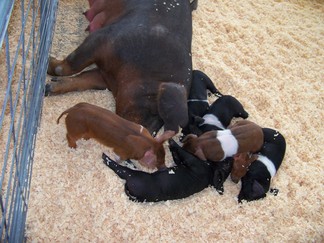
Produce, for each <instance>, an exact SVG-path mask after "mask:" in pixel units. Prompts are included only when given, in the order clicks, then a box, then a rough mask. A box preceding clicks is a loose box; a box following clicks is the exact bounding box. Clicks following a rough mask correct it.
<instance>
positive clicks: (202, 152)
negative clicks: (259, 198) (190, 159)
mask: <svg viewBox="0 0 324 243" xmlns="http://www.w3.org/2000/svg"><path fill="white" fill-rule="evenodd" d="M263 142H264V135H263V131H262V128H261V127H260V126H258V125H257V124H255V123H253V122H251V121H247V120H240V121H237V122H236V123H235V124H233V125H230V126H229V127H228V129H225V130H217V131H209V132H206V133H203V134H202V135H201V136H199V137H197V136H196V135H193V134H189V135H187V136H186V137H185V138H184V140H183V143H184V144H183V148H184V149H186V150H187V151H189V152H191V153H193V154H195V155H196V156H197V157H198V158H200V159H202V160H210V161H215V162H216V161H222V160H224V159H225V158H227V157H234V163H233V169H232V172H231V178H232V180H233V181H234V182H237V181H239V180H240V179H241V177H243V176H244V175H245V174H246V171H247V169H248V166H249V165H250V164H251V163H252V161H253V160H254V159H253V157H251V158H250V157H249V155H248V154H249V153H256V152H258V151H259V150H260V149H261V148H262V145H263Z"/></svg>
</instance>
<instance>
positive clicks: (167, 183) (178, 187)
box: [102, 139, 231, 202]
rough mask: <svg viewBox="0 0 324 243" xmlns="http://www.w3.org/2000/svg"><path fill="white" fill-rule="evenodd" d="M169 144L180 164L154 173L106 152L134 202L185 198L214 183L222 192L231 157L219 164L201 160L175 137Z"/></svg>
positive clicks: (177, 163)
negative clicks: (119, 159) (132, 167)
mask: <svg viewBox="0 0 324 243" xmlns="http://www.w3.org/2000/svg"><path fill="white" fill-rule="evenodd" d="M169 147H170V151H171V153H172V156H173V160H174V162H175V163H176V166H173V167H170V168H167V169H165V170H159V171H156V172H154V173H147V172H144V171H138V170H132V169H130V168H128V167H125V166H121V165H119V164H118V163H116V162H115V161H113V160H112V159H111V158H109V157H108V156H107V155H106V154H104V153H103V155H102V158H103V162H104V164H105V165H107V166H108V167H109V168H110V169H112V170H113V171H114V172H115V173H116V174H117V175H118V176H119V177H120V178H121V179H123V180H126V182H125V193H126V194H127V196H128V197H129V199H130V200H133V201H137V202H159V201H167V200H176V199H182V198H185V197H188V196H191V195H193V194H195V193H198V192H200V191H202V190H203V189H205V188H206V187H208V186H209V185H214V186H215V187H216V189H217V191H219V193H221V192H222V190H223V186H222V185H223V182H224V181H225V180H226V178H227V176H228V175H229V173H230V170H231V160H226V161H223V162H222V163H219V164H217V165H215V164H214V163H211V162H208V161H201V160H200V159H198V158H197V157H195V156H193V155H192V154H190V153H188V152H186V151H185V150H183V149H182V148H181V147H180V146H179V145H178V144H177V143H176V142H175V141H174V140H172V139H170V141H169ZM214 175H216V178H215V179H214Z"/></svg>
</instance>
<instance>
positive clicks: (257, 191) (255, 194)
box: [251, 180, 266, 200]
mask: <svg viewBox="0 0 324 243" xmlns="http://www.w3.org/2000/svg"><path fill="white" fill-rule="evenodd" d="M265 193H266V192H265V190H264V188H263V186H262V185H261V184H260V183H259V182H258V181H256V180H255V181H253V185H252V195H251V197H252V198H253V199H254V200H257V199H260V198H263V197H265V196H266V194H265Z"/></svg>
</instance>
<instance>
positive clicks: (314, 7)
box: [26, 0, 324, 242]
mask: <svg viewBox="0 0 324 243" xmlns="http://www.w3.org/2000/svg"><path fill="white" fill-rule="evenodd" d="M87 7H88V3H87V1H86V0H74V1H73V0H61V1H60V3H59V12H58V14H57V17H58V19H57V23H56V30H55V36H54V40H53V47H52V55H54V56H56V57H58V58H64V57H65V55H66V54H68V53H70V52H71V51H73V50H74V49H75V48H76V47H77V46H78V45H79V44H80V43H81V42H82V40H83V39H84V38H85V37H86V36H87V33H85V32H84V29H85V28H86V27H87V21H86V20H85V18H84V16H83V15H82V14H81V13H82V12H83V11H85V10H86V9H87ZM192 56H193V65H194V68H195V69H199V70H202V71H204V72H205V73H207V74H208V75H209V77H211V79H212V80H213V81H214V83H215V85H216V87H217V88H218V89H219V90H221V92H223V93H224V94H230V95H233V96H235V97H237V98H238V99H239V100H240V101H241V102H242V104H243V105H244V107H245V109H246V110H247V111H248V112H249V114H250V117H249V119H250V120H252V121H254V122H256V123H258V124H259V125H261V126H263V127H270V128H275V129H277V130H279V131H280V132H281V133H282V134H283V135H284V136H285V138H286V141H287V151H286V156H285V159H284V161H283V164H282V166H281V168H280V169H279V171H278V173H277V175H276V176H275V177H274V178H273V181H272V187H275V188H278V189H279V194H278V195H277V196H276V197H275V196H273V195H271V194H268V196H267V197H266V198H265V199H263V200H259V201H254V202H250V203H243V204H238V203H237V198H236V197H237V194H238V192H239V190H240V184H234V183H232V182H231V181H230V180H229V179H228V180H227V181H226V182H225V184H224V187H225V193H224V195H219V194H218V193H217V192H216V191H215V190H214V189H213V188H211V187H210V188H206V189H205V190H203V191H202V192H200V193H197V194H195V195H193V196H190V197H188V198H185V199H182V200H175V201H167V202H160V203H156V204H151V203H144V204H143V203H134V202H132V201H130V200H128V197H127V196H126V195H125V193H124V190H123V189H124V188H123V181H122V180H121V179H119V178H118V177H117V176H116V175H115V174H114V172H113V171H111V170H110V169H108V168H107V167H106V166H105V165H104V164H103V163H102V159H101V154H102V152H107V153H108V154H109V153H111V151H110V150H109V149H108V148H106V147H103V146H101V145H100V144H98V143H96V142H95V141H93V140H88V141H84V140H81V141H79V142H78V148H77V149H76V150H74V149H70V148H68V146H67V141H66V138H65V133H66V130H65V126H64V123H60V124H56V119H57V117H58V116H59V115H60V114H61V112H62V111H64V110H65V109H67V108H68V107H70V106H72V105H74V104H76V103H78V102H89V103H92V104H95V105H99V106H101V107H105V108H107V109H109V110H112V111H114V108H115V104H114V99H113V97H112V94H111V93H110V92H109V91H107V90H104V91H86V92H82V93H81V92H79V93H77V92H75V93H69V94H66V95H61V96H55V97H47V98H45V100H44V107H43V115H42V120H41V125H40V128H39V132H38V137H37V144H36V151H35V162H34V168H33V178H32V186H31V195H30V204H29V211H28V218H27V232H26V234H27V239H28V241H29V242H89V241H91V242H120V241H122V242H129V241H135V242H139V241H141V242H145V241H150V242H157V241H159V242H177V241H180V242H197V241H198V242H216V241H217V242H231V241H232V242H270V241H275V242H322V241H323V240H324V225H323V220H322V218H323V202H322V200H323V165H322V162H323V156H322V151H321V150H322V149H323V148H322V144H323V142H324V141H323V125H322V121H323V118H324V109H323V94H324V92H323V80H324V71H323V70H324V60H323V56H324V4H323V2H321V1H314V0H313V1H311V0H287V1H280V0H275V1H268V0H260V1H253V0H238V1H218V0H211V1H203V0H201V1H200V2H199V6H198V9H197V11H195V12H194V13H193V44H192ZM212 101H213V100H210V102H212ZM168 156H170V155H168ZM167 160H168V161H170V160H171V159H170V157H167Z"/></svg>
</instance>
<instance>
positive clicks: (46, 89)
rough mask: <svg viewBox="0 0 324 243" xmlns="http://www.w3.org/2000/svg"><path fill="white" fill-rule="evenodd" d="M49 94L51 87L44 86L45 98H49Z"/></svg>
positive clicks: (48, 85)
mask: <svg viewBox="0 0 324 243" xmlns="http://www.w3.org/2000/svg"><path fill="white" fill-rule="evenodd" d="M50 94H51V85H50V84H46V86H45V96H50Z"/></svg>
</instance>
